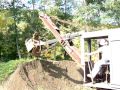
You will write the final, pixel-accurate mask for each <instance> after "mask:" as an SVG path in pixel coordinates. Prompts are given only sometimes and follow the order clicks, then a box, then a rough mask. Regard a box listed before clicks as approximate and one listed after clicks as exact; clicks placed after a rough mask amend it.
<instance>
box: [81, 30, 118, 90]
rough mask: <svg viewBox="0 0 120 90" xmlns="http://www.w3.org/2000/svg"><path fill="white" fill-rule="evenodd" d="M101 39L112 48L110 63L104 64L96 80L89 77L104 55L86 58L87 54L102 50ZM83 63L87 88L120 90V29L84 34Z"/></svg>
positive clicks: (99, 54)
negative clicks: (105, 40) (106, 41)
mask: <svg viewBox="0 0 120 90" xmlns="http://www.w3.org/2000/svg"><path fill="white" fill-rule="evenodd" d="M101 39H107V40H108V43H109V46H110V48H109V53H110V54H109V57H110V60H109V61H110V62H109V63H106V64H102V65H101V68H100V70H99V72H98V73H97V74H96V76H95V77H94V78H92V77H88V74H91V72H92V70H93V68H94V66H95V64H96V63H97V60H101V58H102V55H101V53H98V54H97V55H96V56H92V55H90V56H86V53H91V52H93V51H94V50H97V49H98V48H100V47H101V46H100V45H99V43H98V42H99V40H101ZM93 45H94V46H93ZM93 47H95V48H93ZM93 49H94V50H93ZM81 63H82V65H83V69H84V85H85V86H89V87H96V88H102V90H104V89H114V90H120V71H119V69H118V68H120V29H119V28H118V29H110V30H101V31H95V32H85V33H83V34H82V36H81Z"/></svg>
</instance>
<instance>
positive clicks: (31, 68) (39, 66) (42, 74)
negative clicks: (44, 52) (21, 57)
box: [3, 60, 83, 90]
mask: <svg viewBox="0 0 120 90" xmlns="http://www.w3.org/2000/svg"><path fill="white" fill-rule="evenodd" d="M82 81H83V71H82V69H80V68H78V67H77V66H76V64H75V63H74V62H73V61H45V60H34V61H31V62H28V63H25V64H22V65H21V66H19V67H18V68H17V69H16V71H15V72H14V73H13V74H12V75H11V76H10V77H9V79H8V80H7V81H6V82H5V84H4V89H3V90H82V88H83V87H82Z"/></svg>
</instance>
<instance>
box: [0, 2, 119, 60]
mask: <svg viewBox="0 0 120 90" xmlns="http://www.w3.org/2000/svg"><path fill="white" fill-rule="evenodd" d="M13 1H14V2H13ZM13 1H12V0H11V2H8V1H7V0H6V1H5V0H1V1H0V60H4V61H5V60H8V59H16V58H18V56H19V55H21V57H29V54H28V53H27V51H26V47H25V44H24V41H25V40H26V39H27V38H31V37H32V34H33V33H34V32H35V31H38V32H40V36H41V40H49V39H53V38H54V36H53V35H52V34H51V33H50V31H49V30H47V29H46V28H45V27H44V26H43V24H42V21H41V20H40V19H39V15H38V13H39V12H44V13H47V14H48V15H49V16H51V17H55V18H57V19H53V22H54V23H55V24H56V25H57V26H58V27H59V28H60V29H61V33H68V32H75V31H80V30H86V31H93V30H98V29H101V28H113V27H120V0H83V1H85V2H86V4H81V3H83V2H81V3H80V0H29V1H30V2H26V3H27V4H26V3H23V2H22V0H13ZM29 5H32V9H31V8H29ZM37 5H38V6H37ZM36 7H38V8H37V9H36ZM66 22H67V23H66ZM18 51H19V52H18ZM50 51H52V52H55V51H56V52H55V53H50V55H49V56H50V57H49V59H54V58H55V57H56V58H57V59H58V58H59V59H64V55H63V54H64V53H63V52H64V51H63V48H62V47H61V45H59V44H57V46H56V47H55V48H54V49H53V50H50ZM54 55H55V57H54ZM45 57H47V56H45Z"/></svg>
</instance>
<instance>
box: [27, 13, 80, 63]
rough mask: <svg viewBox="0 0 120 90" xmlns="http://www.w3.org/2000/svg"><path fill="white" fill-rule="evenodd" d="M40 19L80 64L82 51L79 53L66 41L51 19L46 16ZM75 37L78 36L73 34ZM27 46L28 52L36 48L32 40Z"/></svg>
mask: <svg viewBox="0 0 120 90" xmlns="http://www.w3.org/2000/svg"><path fill="white" fill-rule="evenodd" d="M39 18H40V19H41V20H42V21H43V24H44V25H45V27H46V28H47V29H48V30H50V31H51V33H52V34H53V35H54V36H55V38H56V40H57V41H58V42H59V43H60V44H61V45H62V46H63V48H64V49H65V51H66V52H67V53H68V54H69V56H70V57H71V58H72V59H73V60H74V61H75V62H76V63H80V51H79V49H77V48H76V47H74V46H71V45H70V43H69V42H68V40H66V37H65V36H62V35H61V34H60V32H59V29H58V27H57V26H56V25H55V24H54V23H53V22H52V20H51V19H50V17H48V16H47V15H46V14H42V15H40V16H39ZM67 35H68V34H67ZM74 35H75V36H76V34H73V37H74ZM78 35H79V33H77V36H78ZM52 41H53V40H52ZM40 42H42V41H40ZM53 42H54V41H53ZM42 43H43V42H42ZM43 44H45V43H43ZM25 45H26V47H27V50H28V52H30V51H31V50H32V49H33V47H34V46H35V45H34V44H33V41H32V39H30V40H26V42H25Z"/></svg>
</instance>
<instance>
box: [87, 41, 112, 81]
mask: <svg viewBox="0 0 120 90" xmlns="http://www.w3.org/2000/svg"><path fill="white" fill-rule="evenodd" d="M99 44H100V45H101V47H100V48H98V50H96V51H94V52H91V53H86V55H93V54H97V53H101V54H102V55H101V56H102V58H101V60H98V61H97V62H96V63H95V65H94V68H93V69H92V71H91V73H90V74H88V75H87V76H88V77H90V78H92V79H93V78H95V76H96V75H97V73H98V72H99V71H100V69H101V67H102V65H103V64H109V63H110V46H109V45H108V40H107V39H101V40H100V42H99Z"/></svg>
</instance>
